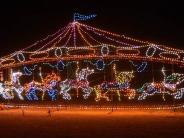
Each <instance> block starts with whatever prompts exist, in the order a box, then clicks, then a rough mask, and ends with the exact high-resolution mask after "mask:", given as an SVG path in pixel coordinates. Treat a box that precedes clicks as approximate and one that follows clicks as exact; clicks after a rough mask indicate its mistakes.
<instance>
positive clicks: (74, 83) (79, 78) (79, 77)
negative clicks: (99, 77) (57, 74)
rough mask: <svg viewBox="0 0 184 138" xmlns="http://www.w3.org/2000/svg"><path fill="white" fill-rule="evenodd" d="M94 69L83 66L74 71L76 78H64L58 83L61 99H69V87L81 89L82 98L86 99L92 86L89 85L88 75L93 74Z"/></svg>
mask: <svg viewBox="0 0 184 138" xmlns="http://www.w3.org/2000/svg"><path fill="white" fill-rule="evenodd" d="M93 73H94V70H93V69H89V68H84V69H82V70H81V71H79V73H76V79H66V80H64V81H62V82H61V83H60V88H61V90H60V94H62V95H63V99H66V100H70V99H71V95H70V94H69V93H68V92H69V91H70V90H71V89H73V88H74V89H79V88H80V89H82V92H83V93H84V94H83V97H84V99H87V98H88V97H89V96H90V94H91V92H92V88H91V87H90V86H89V81H88V76H89V75H91V74H93Z"/></svg>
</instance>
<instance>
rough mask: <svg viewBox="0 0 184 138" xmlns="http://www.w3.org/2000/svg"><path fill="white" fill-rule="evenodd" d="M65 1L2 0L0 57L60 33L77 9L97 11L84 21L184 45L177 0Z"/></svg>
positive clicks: (180, 12) (109, 28)
mask: <svg viewBox="0 0 184 138" xmlns="http://www.w3.org/2000/svg"><path fill="white" fill-rule="evenodd" d="M38 1H39V2H38ZM62 1H64V0H60V2H57V1H54V0H50V1H48V0H37V1H33V0H29V1H28V0H25V1H24V2H21V1H17V2H11V1H10V0H6V2H1V3H0V56H4V55H6V54H7V53H11V52H13V51H14V50H19V49H21V48H25V47H27V46H28V45H30V44H32V43H34V42H35V41H37V40H40V39H41V38H44V37H46V36H47V35H48V34H52V33H54V32H56V31H57V30H58V29H59V28H61V27H63V26H65V25H67V24H68V23H69V22H71V21H72V18H73V13H74V12H78V13H81V14H88V13H95V14H97V15H98V16H97V18H96V19H95V20H92V21H87V22H83V23H86V24H89V25H92V26H94V27H98V28H101V29H105V30H108V31H112V32H116V33H119V34H125V35H128V36H130V37H133V38H137V39H141V40H148V41H151V42H154V43H158V44H165V45H168V46H171V47H176V48H181V49H182V48H183V46H184V41H183V38H184V37H183V32H184V26H183V25H184V20H183V18H184V15H183V13H184V11H183V7H182V6H183V4H182V3H179V2H177V1H174V2H168V1H163V0H162V2H160V1H161V0H160V1H158V2H156V1H153V2H151V1H149V0H147V1H142V2H141V1H139V0H138V2H133V1H132V2H125V1H124V0H121V3H120V2H118V1H116V0H113V1H111V2H110V0H109V1H108V2H107V0H106V1H103V0H101V1H100V0H81V1H79V0H73V1H72V0H66V1H65V2H62ZM99 1H100V3H99ZM119 1H120V0H119ZM135 1H136V0H135Z"/></svg>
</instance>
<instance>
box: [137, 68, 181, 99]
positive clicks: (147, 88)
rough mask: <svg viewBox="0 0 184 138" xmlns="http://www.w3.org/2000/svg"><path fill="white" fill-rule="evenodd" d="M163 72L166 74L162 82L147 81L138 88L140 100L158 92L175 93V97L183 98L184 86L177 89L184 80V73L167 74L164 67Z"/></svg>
mask: <svg viewBox="0 0 184 138" xmlns="http://www.w3.org/2000/svg"><path fill="white" fill-rule="evenodd" d="M162 73H163V75H164V80H163V81H162V82H152V83H145V84H144V85H143V86H142V87H141V88H139V89H138V90H137V91H138V92H139V93H141V95H140V96H139V97H138V100H144V99H146V97H147V96H153V95H155V94H157V93H159V94H169V95H173V96H174V98H175V99H180V98H182V96H183V93H184V88H180V89H177V86H178V85H180V84H181V83H182V82H184V74H180V73H172V74H171V75H169V76H166V74H165V70H164V68H162ZM163 98H164V97H163ZM164 100H165V99H164Z"/></svg>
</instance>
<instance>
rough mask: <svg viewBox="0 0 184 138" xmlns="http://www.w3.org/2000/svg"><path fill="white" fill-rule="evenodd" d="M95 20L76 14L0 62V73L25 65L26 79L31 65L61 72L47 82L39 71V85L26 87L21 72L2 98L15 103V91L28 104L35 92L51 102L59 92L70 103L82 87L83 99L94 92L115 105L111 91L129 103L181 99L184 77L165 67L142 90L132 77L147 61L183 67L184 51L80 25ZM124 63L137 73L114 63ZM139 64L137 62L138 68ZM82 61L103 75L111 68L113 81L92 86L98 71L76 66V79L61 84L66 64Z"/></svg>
mask: <svg viewBox="0 0 184 138" xmlns="http://www.w3.org/2000/svg"><path fill="white" fill-rule="evenodd" d="M94 17H96V15H89V16H85V15H81V14H78V13H75V14H74V21H73V22H72V23H69V24H68V25H67V26H66V27H64V28H62V29H60V30H59V31H57V32H56V33H55V34H53V35H49V36H48V37H46V38H45V39H42V40H41V41H38V42H36V43H34V44H33V45H31V46H29V47H27V48H25V49H22V50H19V51H17V52H14V53H12V54H10V55H8V56H5V57H2V58H0V70H1V69H6V68H11V67H19V66H22V65H23V66H24V67H23V73H22V75H26V76H27V77H30V76H31V75H32V73H33V71H34V69H35V68H36V65H35V66H34V67H29V66H28V65H29V64H30V65H32V64H37V65H40V63H43V64H44V65H48V66H49V67H51V68H52V69H53V70H54V71H55V69H57V72H58V74H55V75H53V74H52V75H53V76H54V77H58V78H54V77H53V78H52V77H51V78H52V79H49V80H47V83H45V80H44V77H45V76H44V77H43V76H42V73H41V75H40V77H42V79H41V80H42V81H41V82H36V81H35V80H34V79H33V80H32V81H31V82H30V83H29V84H27V86H23V85H22V84H20V82H19V78H20V76H22V75H21V74H19V77H18V76H17V75H18V74H13V75H12V82H6V83H5V82H3V83H0V95H1V96H2V97H3V98H4V99H12V98H14V94H13V95H11V93H12V91H13V92H16V93H17V95H18V97H19V99H21V100H23V99H24V97H23V96H22V93H23V91H24V92H25V93H26V96H27V98H28V99H29V100H38V99H39V98H38V96H37V91H42V92H43V95H44V94H45V92H48V95H49V96H50V97H51V100H56V97H57V94H61V95H62V96H63V99H66V100H71V99H72V95H71V94H70V90H71V89H76V90H77V93H78V89H81V90H82V93H83V98H84V99H87V98H89V96H90V95H91V93H92V92H94V93H95V94H96V97H95V100H96V101H100V100H101V99H105V100H106V101H111V100H110V98H109V96H108V94H109V91H112V92H113V93H114V92H115V93H116V95H117V97H118V100H119V101H121V96H122V95H123V96H127V97H128V99H135V97H136V96H137V95H138V99H139V100H143V99H146V98H147V97H148V96H154V95H155V94H163V93H164V94H169V95H171V96H173V97H174V98H175V99H181V98H182V97H183V92H184V89H183V88H181V87H178V85H179V84H181V83H183V81H184V75H183V74H181V73H172V74H171V75H169V76H167V75H166V74H165V70H164V69H162V73H163V75H164V78H163V80H161V82H151V83H145V84H144V85H143V86H142V87H141V88H139V89H137V88H131V86H132V85H131V80H132V79H133V77H136V76H134V75H133V73H134V72H137V73H140V72H144V71H145V70H146V69H147V66H148V63H147V62H148V61H151V62H163V63H169V64H178V65H184V61H183V58H184V51H183V50H178V49H174V48H169V47H166V46H163V45H158V44H153V43H150V42H147V41H141V40H137V39H134V38H130V37H127V36H125V35H118V34H115V33H112V32H108V31H105V30H101V29H98V28H95V27H91V26H88V25H85V24H82V23H79V22H78V21H80V20H88V19H92V18H94ZM121 59H126V60H128V61H130V63H131V65H132V66H133V69H134V71H123V69H122V70H121V71H119V72H117V71H116V66H115V62H116V61H117V62H118V61H120V60H121ZM135 61H136V62H137V61H138V62H139V64H137V63H136V62H135ZM51 62H52V63H51ZM79 62H80V63H83V62H88V63H89V64H88V65H90V66H89V67H90V68H91V66H93V67H94V68H95V69H97V70H98V72H103V70H104V69H105V67H106V66H108V65H111V64H113V71H114V72H113V73H114V74H115V76H114V79H115V80H113V81H108V82H103V83H100V84H97V85H95V86H91V84H90V83H89V80H88V78H87V77H88V76H89V75H92V74H93V73H95V71H96V70H94V69H89V68H88V67H86V68H80V67H79V65H77V69H76V72H75V78H74V79H70V78H69V77H67V78H65V79H63V78H62V79H63V80H62V81H61V80H60V79H59V77H60V74H59V73H63V72H64V71H63V70H65V69H66V67H67V66H68V65H71V63H77V64H78V63H79ZM43 64H42V65H43ZM28 67H29V68H28ZM61 71H63V72H61ZM19 73H21V72H19ZM52 75H50V76H52ZM33 76H34V75H33ZM8 83H9V84H8ZM46 84H47V85H46ZM21 96H22V97H21ZM24 96H25V95H24ZM77 96H78V94H77ZM43 97H44V96H43Z"/></svg>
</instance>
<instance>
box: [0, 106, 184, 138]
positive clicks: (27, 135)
mask: <svg viewBox="0 0 184 138" xmlns="http://www.w3.org/2000/svg"><path fill="white" fill-rule="evenodd" d="M183 130H184V113H182V112H174V111H113V112H111V111H110V110H109V111H107V110H105V111H77V110H76V111H72V110H70V111H54V110H51V112H50V113H49V110H38V109H37V110H33V109H27V110H21V109H11V110H0V138H18V137H19V138H43V137H45V138H54V137H60V138H71V137H75V138H78V137H80V138H83V137H84V138H98V137H99V138H111V137H112V138H118V137H121V138H129V137H130V138H139V137H140V138H165V137H167V138H183V137H184V131H183Z"/></svg>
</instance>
